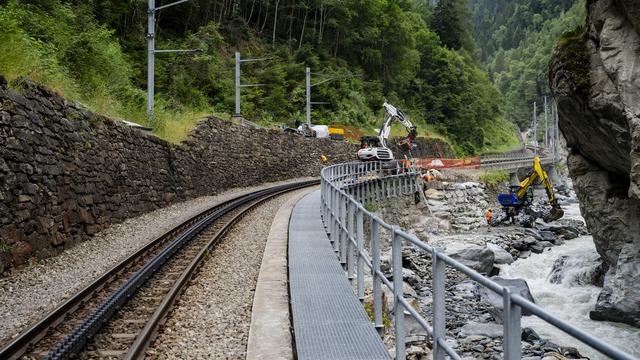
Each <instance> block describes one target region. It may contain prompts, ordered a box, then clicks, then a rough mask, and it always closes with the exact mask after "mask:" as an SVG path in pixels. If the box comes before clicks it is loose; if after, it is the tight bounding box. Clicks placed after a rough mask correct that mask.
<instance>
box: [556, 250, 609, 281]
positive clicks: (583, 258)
mask: <svg viewBox="0 0 640 360" xmlns="http://www.w3.org/2000/svg"><path fill="white" fill-rule="evenodd" d="M603 280H604V269H603V266H602V260H601V259H600V257H599V256H598V254H596V253H594V254H580V255H577V256H569V255H563V256H560V257H559V258H557V259H556V260H555V261H554V263H553V267H552V268H551V272H550V273H549V282H550V283H552V284H560V283H564V282H566V283H569V284H570V285H596V286H602V284H603Z"/></svg>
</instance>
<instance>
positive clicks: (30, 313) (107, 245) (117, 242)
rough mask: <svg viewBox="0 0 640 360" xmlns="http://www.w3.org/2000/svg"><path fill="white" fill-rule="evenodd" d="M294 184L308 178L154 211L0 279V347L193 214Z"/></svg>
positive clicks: (116, 225)
mask: <svg viewBox="0 0 640 360" xmlns="http://www.w3.org/2000/svg"><path fill="white" fill-rule="evenodd" d="M299 180H308V178H305V179H296V180H290V181H284V182H279V183H271V184H264V185H260V186H255V187H251V188H238V189H232V190H229V191H226V192H224V193H221V194H219V195H216V196H205V197H200V198H197V199H193V200H189V201H185V202H182V203H179V204H175V205H172V206H169V207H166V208H163V209H159V210H156V211H153V212H150V213H147V214H145V215H142V216H139V217H136V218H132V219H129V220H127V221H125V222H123V223H120V224H115V225H113V226H111V227H109V228H108V229H105V230H104V231H101V232H100V233H98V234H96V235H95V236H94V237H93V239H92V240H90V241H86V242H84V243H81V244H79V245H77V246H75V247H73V248H71V249H68V250H65V251H64V252H63V253H62V254H60V255H58V256H55V257H52V258H48V259H44V260H41V261H38V262H36V263H33V264H31V265H29V266H27V267H25V268H22V269H19V270H15V271H14V272H13V273H12V274H10V275H9V276H7V277H4V278H0V319H2V321H0V343H4V342H6V341H7V340H8V338H10V337H14V336H15V335H17V334H18V333H19V332H20V331H22V330H23V329H25V328H26V327H27V326H28V325H30V324H32V323H33V322H35V321H37V320H38V319H40V318H41V317H42V316H43V315H45V314H46V313H47V312H49V311H51V310H52V309H53V308H55V306H56V305H57V304H59V303H60V302H62V301H64V300H65V299H66V298H68V297H70V296H71V295H73V294H74V292H75V291H77V290H79V289H80V288H82V287H83V286H86V285H88V284H89V283H90V282H91V281H93V280H94V279H96V278H97V277H99V276H100V275H102V274H103V273H105V272H106V271H108V270H109V269H110V268H112V267H113V266H115V265H116V264H117V263H119V262H120V261H122V260H124V259H125V258H126V257H127V256H129V255H131V254H132V253H134V252H135V251H136V250H137V249H139V248H141V247H142V246H144V245H145V244H147V243H148V242H150V241H152V240H153V239H155V238H157V237H159V236H161V235H162V234H163V233H165V232H167V231H168V230H170V229H171V228H173V227H174V226H176V225H178V224H180V223H181V222H183V221H185V220H187V219H188V218H190V217H192V216H194V215H196V214H198V213H199V212H201V211H204V210H206V209H208V208H210V207H212V206H214V205H216V204H218V203H220V202H222V201H225V200H228V199H231V198H233V197H235V196H239V195H242V194H245V193H248V192H251V191H255V190H258V189H261V188H265V187H269V186H273V185H276V184H284V183H288V182H294V181H299ZM274 214H275V212H274Z"/></svg>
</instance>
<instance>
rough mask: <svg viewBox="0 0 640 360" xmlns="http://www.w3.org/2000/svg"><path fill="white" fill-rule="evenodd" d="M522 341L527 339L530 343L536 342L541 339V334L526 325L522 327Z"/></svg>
mask: <svg viewBox="0 0 640 360" xmlns="http://www.w3.org/2000/svg"><path fill="white" fill-rule="evenodd" d="M521 338H522V341H526V342H528V343H532V344H533V343H534V342H536V341H538V340H540V335H538V333H537V332H535V330H533V329H532V328H530V327H526V328H523V329H522V337H521Z"/></svg>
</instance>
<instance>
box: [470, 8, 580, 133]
mask: <svg viewBox="0 0 640 360" xmlns="http://www.w3.org/2000/svg"><path fill="white" fill-rule="evenodd" d="M470 3H471V6H472V10H473V19H474V32H475V37H476V39H477V41H478V48H479V50H478V52H479V56H480V59H481V60H482V62H483V63H484V64H485V67H486V69H487V71H488V72H489V76H490V78H491V79H492V81H493V83H494V84H495V86H496V87H497V88H498V89H499V90H500V92H501V93H502V95H503V96H504V99H505V117H506V118H507V119H509V120H511V121H513V122H514V123H516V124H518V126H520V128H521V129H526V128H528V127H529V125H530V121H531V119H532V116H533V102H534V101H535V102H537V103H538V111H539V112H542V108H543V107H542V104H543V103H544V100H543V97H544V96H548V95H549V87H548V86H547V68H548V63H549V59H550V58H551V55H552V52H553V46H554V45H555V43H556V41H557V40H558V38H559V37H560V35H561V34H562V33H564V32H567V31H569V30H572V29H575V27H576V26H578V25H579V24H581V23H582V22H583V19H584V3H583V1H582V0H552V1H537V0H515V1H506V0H500V1H494V0H470Z"/></svg>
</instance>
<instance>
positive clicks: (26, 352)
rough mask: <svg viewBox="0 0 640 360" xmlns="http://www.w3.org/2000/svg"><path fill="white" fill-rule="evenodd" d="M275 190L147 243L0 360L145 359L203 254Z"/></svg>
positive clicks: (285, 188)
mask: <svg viewBox="0 0 640 360" xmlns="http://www.w3.org/2000/svg"><path fill="white" fill-rule="evenodd" d="M317 183H318V181H305V182H299V183H293V184H286V185H280V186H276V187H272V188H268V189H264V190H260V191H256V192H253V193H249V194H247V195H243V196H240V197H237V198H234V199H232V200H229V201H226V202H224V203H222V204H219V205H217V206H215V207H213V208H211V209H208V210H206V211H204V212H202V213H200V214H198V215H196V216H194V217H193V218H191V219H189V220H187V221H185V222H183V223H182V224H180V225H178V226H177V227H175V228H174V229H172V230H171V231H169V232H167V233H165V234H164V235H162V236H161V237H159V238H157V239H155V240H154V241H152V242H150V243H149V244H147V245H146V246H144V247H143V248H142V249H140V250H138V251H137V252H136V253H134V254H133V255H131V256H130V257H129V258H127V259H125V260H124V261H122V262H121V263H119V264H118V265H116V266H115V267H114V268H112V269H111V270H109V271H108V272H107V273H105V274H104V275H102V276H101V277H100V278H98V279H96V280H95V281H94V282H93V283H91V284H89V285H88V286H87V287H85V288H84V289H82V290H80V291H79V292H77V293H76V294H75V295H74V296H73V297H71V298H69V299H68V300H66V301H65V302H64V303H62V304H61V305H59V306H58V307H57V308H55V309H54V310H53V311H51V312H50V313H49V314H47V315H46V316H45V317H44V318H42V319H41V320H39V321H38V322H37V323H35V324H34V325H32V326H31V327H29V328H28V329H27V330H25V331H23V332H22V333H21V334H20V335H18V336H17V337H15V338H14V339H12V340H11V341H10V342H8V343H7V344H5V345H4V346H3V347H2V348H1V349H0V359H69V358H74V359H98V358H125V359H139V358H143V357H144V353H145V350H146V348H147V347H148V346H149V344H150V343H151V342H152V341H153V339H154V338H155V336H156V334H157V331H158V329H159V327H160V326H161V325H162V323H163V321H164V319H165V318H166V316H167V314H168V313H169V311H170V309H171V307H172V306H173V304H174V303H175V301H176V300H177V298H178V297H179V296H180V293H181V292H182V290H183V289H184V288H185V287H186V285H187V284H188V283H189V280H190V279H191V278H192V276H193V275H194V273H195V272H196V270H197V268H198V267H199V266H200V264H201V263H202V262H203V260H204V259H205V258H206V255H207V253H208V251H209V250H210V249H211V248H212V247H213V246H215V244H216V243H217V242H218V240H219V239H220V238H222V237H223V236H224V234H225V233H226V232H227V231H228V230H229V229H230V228H231V227H232V225H233V224H235V223H237V221H239V220H240V219H241V218H242V217H243V216H244V215H245V214H247V213H248V212H249V211H250V210H251V209H253V208H254V207H256V206H257V205H259V204H261V203H263V202H264V201H267V200H268V199H271V198H273V197H275V196H278V195H280V194H283V193H286V192H289V191H293V190H296V189H300V188H303V187H307V186H311V185H315V184H317Z"/></svg>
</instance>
